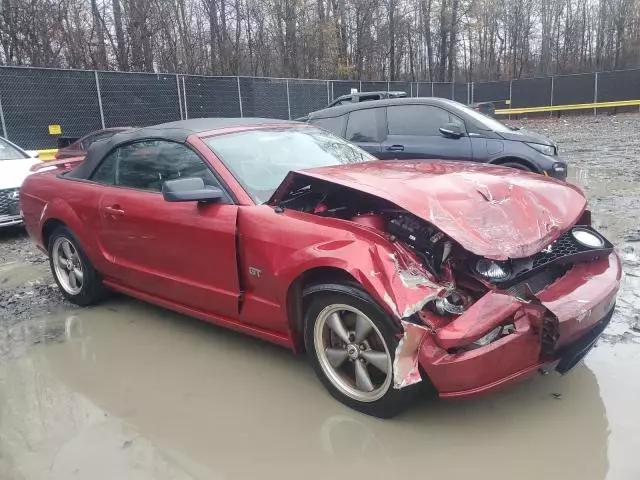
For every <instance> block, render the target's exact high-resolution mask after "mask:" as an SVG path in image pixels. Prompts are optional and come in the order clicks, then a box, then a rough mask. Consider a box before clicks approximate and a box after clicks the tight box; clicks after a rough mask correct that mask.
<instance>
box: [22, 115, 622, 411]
mask: <svg viewBox="0 0 640 480" xmlns="http://www.w3.org/2000/svg"><path fill="white" fill-rule="evenodd" d="M336 108H340V107H336ZM20 201H21V207H22V210H23V214H24V220H25V225H26V228H27V231H28V233H29V235H30V236H31V238H32V239H33V240H34V242H35V243H36V245H37V246H38V247H39V248H40V249H42V250H43V251H45V252H47V253H48V255H49V261H50V268H51V271H52V273H53V276H54V278H55V281H56V283H57V284H58V287H59V288H60V291H61V292H62V294H63V295H64V296H65V297H66V298H67V299H68V300H70V301H71V302H74V303H76V304H78V305H84V306H86V305H89V304H92V303H94V302H97V301H99V300H100V299H101V298H103V296H104V295H105V293H106V289H107V288H109V289H113V290H116V291H119V292H123V293H125V294H128V295H131V296H134V297H137V298H139V299H142V300H145V301H150V302H152V303H156V304H158V305H161V306H163V307H166V308H170V309H173V310H176V311H178V312H181V313H183V314H187V315H191V316H194V317H197V318H200V319H202V320H205V321H208V322H211V323H215V324H219V325H223V326H226V327H228V328H231V329H234V330H237V331H240V332H244V333H246V334H249V335H253V336H255V337H258V338H262V339H264V340H268V341H271V342H274V343H276V344H279V345H282V346H285V347H287V348H290V349H292V350H294V351H296V352H303V351H306V353H307V357H308V358H309V360H310V362H311V363H312V365H313V367H314V369H315V372H316V374H317V376H318V378H319V380H320V381H321V382H322V383H323V384H324V386H325V387H326V389H327V390H328V391H329V393H330V394H331V395H333V396H334V397H335V398H336V399H338V400H339V401H341V402H343V403H345V404H346V405H348V406H350V407H352V408H355V409H357V410H359V411H362V412H365V413H368V414H371V415H376V416H380V417H389V416H392V415H394V414H396V413H398V412H399V411H401V410H403V409H404V408H406V407H407V406H408V405H410V403H411V402H412V401H413V399H417V398H421V397H423V396H425V395H428V394H429V393H430V394H434V395H438V396H440V397H442V398H457V397H464V396H473V395H476V394H479V393H481V392H487V391H491V390H493V389H495V388H497V387H500V386H503V385H506V384H509V383H511V382H513V381H515V380H521V379H524V378H528V377H531V376H533V375H535V374H536V372H537V371H538V369H539V368H541V367H542V366H544V365H554V366H555V368H556V370H557V371H559V372H561V373H565V372H567V371H568V370H570V369H571V368H572V367H573V366H574V365H576V364H577V363H578V362H579V361H580V360H581V359H582V358H583V357H584V356H585V355H586V354H587V353H588V351H589V350H590V348H591V347H592V346H593V345H594V343H595V342H596V340H597V339H598V337H599V336H600V334H601V333H602V331H603V330H604V328H605V327H606V326H607V324H608V322H609V320H610V319H611V315H612V313H613V308H614V304H615V299H616V293H617V291H618V288H619V285H620V278H621V266H620V261H619V259H618V256H617V255H616V253H615V251H614V249H613V245H611V243H609V242H608V241H607V240H606V239H605V237H604V236H602V234H600V233H599V232H597V231H596V230H595V229H594V228H593V227H591V225H590V221H591V216H590V214H589V211H588V210H586V199H585V197H584V194H583V193H582V191H581V190H580V189H579V188H577V187H575V186H573V185H570V184H567V183H565V182H558V181H556V180H554V179H550V178H545V177H542V176H540V175H531V174H529V173H525V172H518V171H513V170H509V169H507V168H504V167H500V166H495V165H494V166H488V165H479V164H473V165H471V164H465V163H462V162H423V161H402V162H399V161H395V160H391V161H377V160H376V159H375V157H373V156H372V155H369V154H368V153H367V152H365V151H363V150H362V149H360V148H358V147H357V146H356V145H354V144H353V143H350V142H347V141H345V140H343V139H341V138H339V137H337V136H335V135H332V134H330V133H329V132H327V131H325V130H323V129H320V128H316V127H314V126H312V125H308V124H302V123H298V122H289V121H282V120H270V119H250V118H243V119H231V118H229V119H205V118H203V119H193V120H185V121H179V122H173V123H169V124H163V125H157V126H155V127H147V128H142V129H138V130H132V131H130V132H124V133H121V134H118V135H115V136H113V137H112V138H111V139H109V140H107V141H104V142H97V143H95V144H94V145H93V146H92V147H91V148H90V149H89V152H88V153H87V156H86V157H85V159H84V161H82V162H80V163H78V164H77V165H76V166H75V167H73V168H72V169H71V170H70V171H67V172H66V173H64V172H63V173H59V171H58V170H57V169H56V170H52V171H42V172H36V173H33V174H32V175H30V176H29V177H28V178H27V180H26V182H25V184H24V186H23V187H22V190H21V193H20ZM265 360H266V359H265V358H264V357H262V358H258V357H256V358H255V361H254V362H253V363H256V362H263V363H264V361H265ZM253 363H252V362H250V361H249V362H246V365H243V366H241V367H239V368H240V369H239V370H237V372H236V373H237V374H238V375H242V372H241V369H242V368H251V366H252V365H253ZM260 368H267V367H266V366H265V365H260ZM421 386H423V387H424V388H421ZM220 392H221V393H220V394H221V395H224V389H221V391H220ZM291 394H292V395H295V392H292V393H291Z"/></svg>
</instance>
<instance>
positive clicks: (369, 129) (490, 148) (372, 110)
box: [307, 97, 567, 180]
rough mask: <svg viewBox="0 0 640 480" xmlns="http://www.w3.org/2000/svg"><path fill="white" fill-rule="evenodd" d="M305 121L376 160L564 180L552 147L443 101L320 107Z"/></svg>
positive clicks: (541, 139) (562, 165)
mask: <svg viewBox="0 0 640 480" xmlns="http://www.w3.org/2000/svg"><path fill="white" fill-rule="evenodd" d="M307 121H308V122H309V123H311V124H313V125H317V126H320V127H322V128H325V129H326V130H328V131H330V132H332V133H335V134H337V135H340V136H341V137H343V138H346V139H347V140H349V141H352V142H354V143H356V144H357V145H358V146H360V147H361V148H363V149H365V150H366V151H368V152H369V153H371V154H373V155H375V156H376V157H377V158H379V159H382V160H388V159H399V160H406V159H445V160H461V161H473V162H483V163H491V164H494V165H504V166H506V167H511V168H516V169H518V170H527V171H530V172H535V173H540V174H543V175H545V176H550V177H555V178H559V179H562V180H564V179H566V177H567V164H566V163H565V162H564V161H563V160H562V159H560V158H559V157H558V146H557V145H556V144H555V143H554V142H552V141H551V140H550V139H548V138H547V137H544V136H542V135H539V134H537V133H534V132H531V131H529V130H526V129H519V130H514V129H513V128H510V127H507V126H506V125H504V124H503V123H501V122H499V121H498V120H496V119H494V118H491V117H488V116H487V115H484V114H482V113H480V112H478V111H476V110H474V109H473V108H471V107H468V106H466V105H463V104H461V103H458V102H454V101H453V100H447V99H444V98H435V97H426V98H395V99H387V100H377V101H372V102H365V103H353V104H349V105H343V106H339V107H332V108H326V109H323V110H319V111H317V112H313V113H310V114H309V115H308V120H307Z"/></svg>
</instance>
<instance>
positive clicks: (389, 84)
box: [387, 80, 391, 92]
mask: <svg viewBox="0 0 640 480" xmlns="http://www.w3.org/2000/svg"><path fill="white" fill-rule="evenodd" d="M390 90H391V83H390V82H389V81H388V80H387V92H388V91H390Z"/></svg>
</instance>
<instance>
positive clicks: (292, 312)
mask: <svg viewBox="0 0 640 480" xmlns="http://www.w3.org/2000/svg"><path fill="white" fill-rule="evenodd" d="M350 283H351V284H356V285H357V286H359V287H360V288H364V287H363V286H362V284H360V282H358V281H357V280H356V278H355V277H354V276H353V275H351V274H350V273H349V272H348V271H346V270H344V269H342V268H339V267H332V266H316V267H312V268H309V269H308V270H305V271H304V272H302V273H301V274H299V275H298V276H297V277H296V278H295V279H294V280H293V281H292V282H291V284H290V285H289V288H288V289H287V298H286V306H287V320H288V322H289V330H290V331H291V336H292V342H293V345H294V348H295V350H296V352H303V351H304V338H303V336H304V309H305V306H306V302H308V300H309V298H310V295H312V294H313V293H315V292H314V291H313V290H312V288H311V287H313V286H315V285H322V284H335V285H342V284H345V285H348V284H350Z"/></svg>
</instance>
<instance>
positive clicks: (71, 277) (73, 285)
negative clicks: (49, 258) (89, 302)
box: [52, 237, 84, 295]
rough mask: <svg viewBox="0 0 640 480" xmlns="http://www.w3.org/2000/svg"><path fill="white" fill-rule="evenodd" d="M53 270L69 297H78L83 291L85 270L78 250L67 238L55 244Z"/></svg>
mask: <svg viewBox="0 0 640 480" xmlns="http://www.w3.org/2000/svg"><path fill="white" fill-rule="evenodd" d="M52 254H53V269H54V273H55V275H56V278H57V279H58V282H60V286H61V287H62V288H63V289H64V291H65V292H67V293H68V294H69V295H78V294H79V293H80V292H81V291H82V285H83V280H84V269H83V267H82V260H81V259H80V254H79V253H78V249H77V248H76V247H75V246H74V245H73V243H72V242H71V241H70V240H69V239H68V238H65V237H58V238H56V239H55V240H54V242H53V248H52Z"/></svg>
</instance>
